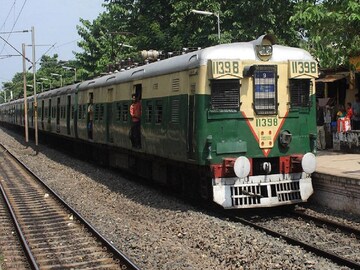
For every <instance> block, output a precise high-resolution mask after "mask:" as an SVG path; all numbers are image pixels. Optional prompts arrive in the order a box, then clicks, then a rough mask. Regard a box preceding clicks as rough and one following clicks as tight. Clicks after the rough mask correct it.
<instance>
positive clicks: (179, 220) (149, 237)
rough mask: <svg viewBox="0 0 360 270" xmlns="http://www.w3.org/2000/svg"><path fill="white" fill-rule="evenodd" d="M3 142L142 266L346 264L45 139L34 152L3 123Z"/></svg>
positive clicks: (316, 266)
mask: <svg viewBox="0 0 360 270" xmlns="http://www.w3.org/2000/svg"><path fill="white" fill-rule="evenodd" d="M0 143H2V144H4V145H5V146H6V147H7V148H8V149H9V150H10V151H11V152H12V153H13V154H14V155H15V156H17V157H18V158H19V159H20V160H21V161H23V162H24V163H25V164H26V165H27V166H28V167H29V168H30V169H31V170H32V171H33V172H34V173H35V174H36V175H38V176H39V177H40V178H41V179H43V180H44V181H45V182H46V183H47V184H48V185H49V186H50V187H51V188H52V189H53V190H55V191H56V192H57V193H58V194H59V195H60V196H61V197H62V198H64V200H65V201H67V202H68V203H69V204H70V205H71V206H72V207H74V208H75V209H76V210H77V211H78V212H79V213H80V214H81V215H83V216H84V217H85V218H86V219H87V220H88V221H89V222H90V223H91V224H92V225H93V226H94V227H96V228H97V229H98V230H99V231H100V232H101V233H102V234H103V235H104V236H105V237H106V238H107V239H108V240H109V241H111V242H112V243H113V244H114V245H115V246H116V247H117V248H118V249H120V250H121V251H123V252H124V253H125V254H126V255H127V256H128V257H129V258H130V259H131V260H133V261H134V262H135V263H136V264H137V265H138V266H139V267H140V268H142V269H154V270H155V269H172V270H174V269H188V270H190V269H347V268H346V267H340V266H338V265H336V264H333V263H332V262H330V261H329V260H326V259H324V258H320V257H317V256H315V255H313V254H311V253H308V252H305V251H304V250H303V249H301V248H299V247H296V246H291V245H288V244H287V243H286V242H285V241H283V240H281V239H277V238H274V237H271V236H268V235H266V234H265V233H263V232H260V231H257V230H255V229H253V228H250V227H247V226H244V225H242V224H238V223H234V222H229V221H227V220H223V219H220V218H218V217H216V216H212V215H211V214H208V213H206V212H204V211H201V210H199V209H197V208H195V207H193V206H189V205H188V204H186V203H184V202H182V201H180V200H178V199H176V198H174V197H171V196H167V195H165V194H164V193H163V192H160V191H157V190H156V189H152V188H150V187H149V186H147V185H143V184H141V183H139V182H134V181H130V180H127V179H125V178H124V177H122V176H121V175H120V174H119V173H118V172H114V171H112V170H109V169H106V168H101V167H97V166H94V165H93V164H89V163H86V162H83V161H81V160H78V159H74V158H72V157H69V156H67V155H65V154H63V153H60V152H58V151H55V150H53V149H50V148H48V147H46V146H42V145H40V146H39V148H38V150H39V152H38V154H37V155H36V152H35V151H34V148H33V145H32V144H30V145H29V146H26V145H25V143H24V138H23V137H21V136H20V135H17V134H15V133H12V132H9V131H8V130H6V129H0ZM299 233H301V232H299Z"/></svg>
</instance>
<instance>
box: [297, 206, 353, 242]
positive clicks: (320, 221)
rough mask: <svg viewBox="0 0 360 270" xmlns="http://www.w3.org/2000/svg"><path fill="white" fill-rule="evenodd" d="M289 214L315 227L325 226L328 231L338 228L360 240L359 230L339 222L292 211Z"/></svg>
mask: <svg viewBox="0 0 360 270" xmlns="http://www.w3.org/2000/svg"><path fill="white" fill-rule="evenodd" d="M291 214H293V215H296V216H299V217H301V218H303V219H306V220H310V221H313V222H314V224H315V225H317V226H322V225H323V224H325V225H326V226H329V228H328V229H331V228H333V229H337V228H339V229H341V230H342V231H344V232H346V233H348V234H353V235H355V236H356V238H358V239H360V230H359V229H356V228H353V227H350V226H348V225H345V224H341V223H340V222H336V221H332V220H329V219H326V218H322V217H315V216H312V215H309V214H305V213H302V212H299V211H296V210H294V211H292V212H291Z"/></svg>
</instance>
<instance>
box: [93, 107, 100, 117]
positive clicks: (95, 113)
mask: <svg viewBox="0 0 360 270" xmlns="http://www.w3.org/2000/svg"><path fill="white" fill-rule="evenodd" d="M99 112H100V106H99V104H95V112H94V120H99Z"/></svg>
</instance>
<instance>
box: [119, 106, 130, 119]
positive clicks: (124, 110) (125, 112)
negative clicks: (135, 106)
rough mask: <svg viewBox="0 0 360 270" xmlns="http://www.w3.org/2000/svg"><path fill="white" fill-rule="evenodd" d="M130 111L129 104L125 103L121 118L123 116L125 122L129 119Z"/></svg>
mask: <svg viewBox="0 0 360 270" xmlns="http://www.w3.org/2000/svg"><path fill="white" fill-rule="evenodd" d="M128 111H129V105H128V104H123V107H122V111H121V118H122V120H123V122H127V121H128Z"/></svg>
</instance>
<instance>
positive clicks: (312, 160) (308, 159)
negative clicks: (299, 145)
mask: <svg viewBox="0 0 360 270" xmlns="http://www.w3.org/2000/svg"><path fill="white" fill-rule="evenodd" d="M301 166H302V168H303V170H304V172H306V173H313V172H315V170H316V157H315V155H314V154H313V153H310V152H309V153H306V154H305V155H304V156H303V158H302V160H301Z"/></svg>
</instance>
